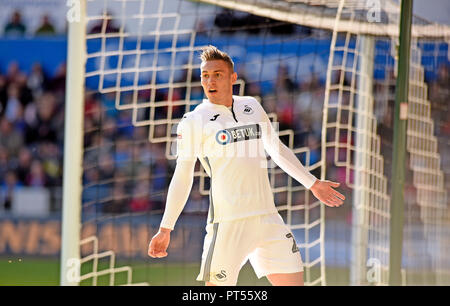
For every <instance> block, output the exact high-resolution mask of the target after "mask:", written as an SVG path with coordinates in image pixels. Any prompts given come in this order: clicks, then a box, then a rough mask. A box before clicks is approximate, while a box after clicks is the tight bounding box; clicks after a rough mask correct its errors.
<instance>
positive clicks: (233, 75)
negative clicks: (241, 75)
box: [231, 72, 237, 84]
mask: <svg viewBox="0 0 450 306" xmlns="http://www.w3.org/2000/svg"><path fill="white" fill-rule="evenodd" d="M231 81H232V82H233V84H234V83H236V81H237V73H236V72H233V74H232V75H231Z"/></svg>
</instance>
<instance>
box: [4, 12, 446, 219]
mask: <svg viewBox="0 0 450 306" xmlns="http://www.w3.org/2000/svg"><path fill="white" fill-rule="evenodd" d="M228 13H229V12H227V11H224V12H223V13H222V14H219V15H218V16H217V18H216V20H215V24H216V26H218V27H224V28H225V29H227V30H229V29H230V27H231V28H232V27H233V26H239V25H241V23H242V22H243V21H242V19H239V20H238V19H236V18H237V17H236V18H235V17H233V18H234V19H233V18H231V19H230V18H226V17H227V16H226V14H228ZM227 22H228V23H227ZM254 22H255V24H256V23H257V22H262V21H261V20H255V21H254ZM278 26H286V25H275V30H276V29H277V27H278ZM253 30H254V31H256V28H255V29H253ZM304 30H305V29H304ZM98 31H107V32H114V31H117V27H116V26H114V25H113V24H112V23H111V24H110V23H108V24H106V27H105V26H103V28H102V26H101V25H100V24H97V25H94V26H93V27H92V29H91V33H96V32H98ZM25 32H26V26H25V25H24V24H23V22H22V20H21V16H20V13H19V12H15V13H14V14H13V16H12V18H11V21H10V22H9V23H8V24H7V25H6V26H5V29H4V34H5V36H9V35H11V36H18V35H23V34H24V33H25ZM52 33H55V31H54V27H53V26H52V24H51V23H50V21H49V19H48V17H46V16H44V17H43V19H42V25H41V26H40V27H39V28H38V30H37V31H36V35H38V34H52ZM4 64H6V66H5V67H7V69H6V71H5V72H4V73H3V74H0V210H2V209H3V210H10V209H11V205H12V203H13V198H12V197H13V194H14V192H15V191H17V190H20V189H21V188H24V187H42V188H48V189H53V188H61V186H62V163H63V145H64V101H65V83H66V68H65V67H66V66H65V63H61V65H60V67H59V69H58V70H57V72H56V73H55V74H54V75H49V74H48V73H46V72H45V71H44V70H43V68H42V66H41V64H40V63H35V64H34V66H33V68H32V69H31V71H30V72H29V73H25V72H24V71H22V70H21V68H20V67H19V65H18V64H17V63H16V62H11V63H4ZM240 67H241V68H240V70H239V71H238V75H239V78H240V79H242V80H243V81H244V83H245V91H244V95H250V96H255V97H259V98H260V99H261V103H262V105H263V107H264V108H265V110H266V111H267V113H273V114H276V117H277V118H276V121H278V122H279V126H278V128H279V130H286V129H291V130H293V131H294V139H293V142H294V147H308V149H309V151H308V153H307V154H301V155H300V156H299V158H300V159H301V161H302V162H303V163H304V164H306V165H314V164H315V163H317V162H318V161H320V159H321V148H320V145H321V144H320V139H321V132H322V123H321V122H322V116H323V101H324V92H325V84H324V82H323V80H320V79H319V77H318V76H317V75H314V74H312V75H311V76H310V77H309V78H307V79H304V80H301V81H299V80H295V79H293V78H292V75H293V73H292V72H291V71H289V67H288V66H287V65H284V64H282V63H281V64H280V66H279V67H278V71H276V75H275V79H274V80H273V84H272V85H271V88H272V89H271V90H270V91H269V92H267V91H265V90H263V89H262V88H261V83H260V82H258V81H257V80H251V79H249V77H248V76H247V73H246V67H245V65H242V66H240ZM334 77H335V78H338V77H339V76H338V75H335V76H334ZM183 78H184V79H183ZM185 78H186V75H184V76H182V78H181V79H180V80H178V81H179V82H183V81H186V79H185ZM194 78H195V77H194ZM192 81H198V77H197V79H193V80H192ZM332 82H333V81H332ZM344 82H345V80H344ZM344 85H345V84H344ZM378 85H379V84H375V86H378ZM381 88H382V87H380V89H381ZM428 88H429V94H428V96H429V98H430V100H431V101H432V115H433V120H435V123H436V125H435V129H436V131H435V134H436V135H437V137H438V139H440V140H442V141H448V139H449V137H450V117H449V116H448V114H449V105H448V97H449V88H450V74H449V67H448V66H445V65H443V66H441V67H440V68H439V71H438V74H437V78H436V79H434V80H431V81H430V82H429V87H428ZM391 89H392V88H391ZM391 89H389V88H388V91H389V90H391ZM190 92H191V97H190V99H191V100H200V99H201V98H202V96H203V95H202V92H201V88H199V87H193V88H192V91H190ZM236 93H237V92H236ZM376 93H377V95H384V94H387V95H391V96H392V94H393V92H387V93H386V92H383V91H382V90H376ZM185 94H186V90H185V89H183V88H176V89H175V90H174V91H173V93H172V99H173V100H177V99H178V100H182V99H184V96H185ZM149 95H150V92H146V93H144V94H143V96H140V97H138V99H142V100H141V101H149ZM131 98H132V93H130V94H121V93H119V94H117V93H116V92H110V93H105V94H100V93H90V92H87V93H86V96H85V116H84V130H85V135H84V146H85V149H84V163H83V167H84V172H83V173H84V174H83V186H84V188H83V203H84V204H83V205H84V206H85V209H86V210H89V209H90V210H93V211H96V212H103V213H128V212H145V211H149V210H159V209H162V208H163V206H164V202H165V198H166V194H165V193H166V192H167V187H168V185H169V182H170V179H171V173H172V172H173V170H174V163H173V161H169V160H168V159H167V152H168V150H167V147H166V146H167V143H166V142H151V141H149V127H148V126H142V127H136V126H134V125H133V123H132V117H133V113H132V111H131V110H121V111H119V110H117V108H116V103H118V102H119V103H121V104H127V103H129V99H131ZM377 98H378V97H375V101H377ZM167 99H168V93H167V92H164V91H158V92H156V101H166V100H167ZM344 99H345V97H344ZM384 100H386V99H383V101H384ZM330 101H333V97H330ZM392 103H393V100H392V99H391V100H390V102H388V105H386V107H385V108H383V110H382V111H380V112H379V113H376V115H377V120H378V122H379V123H380V126H379V132H380V133H382V134H383V128H384V129H387V130H385V132H386V133H385V134H383V135H390V134H392V133H391V131H388V130H389V129H392V122H393V120H392V118H393V117H392V112H393V107H392V106H393V105H392ZM167 111H168V109H167V107H158V108H156V109H155V114H154V119H165V118H167ZM171 111H172V118H180V117H181V116H182V115H183V112H184V109H183V108H181V107H173V108H172V110H171ZM141 116H142V114H141ZM143 116H144V117H146V118H148V113H144V114H143ZM343 120H345V118H344V119H343ZM342 123H345V122H342ZM154 128H155V131H154V133H152V134H151V135H153V136H155V137H162V136H164V135H166V134H167V133H166V132H167V131H166V130H165V129H164V127H162V126H161V125H160V126H158V125H156V126H154ZM343 137H347V136H345V135H344V136H343ZM281 139H282V140H283V141H284V142H285V143H287V142H288V139H287V137H284V136H283V137H281ZM384 139H385V142H386V138H384ZM344 140H345V139H344ZM66 141H67V139H66ZM386 143H389V141H387V142H386ZM442 148H443V149H448V148H449V146H448V143H447V144H444V146H442V147H441V149H442ZM385 149H386V148H385ZM382 150H383V148H382ZM387 150H388V151H389V150H391V148H390V147H387ZM386 152H387V151H386ZM444 153H445V151H444ZM386 154H388V152H387V153H386ZM441 156H442V158H443V160H445V162H444V164H445V166H446V167H448V165H450V161H448V160H447V157H446V156H450V154H447V155H446V154H441ZM327 161H328V162H329V163H330V164H331V163H333V161H334V160H333V158H327ZM386 169H387V170H389V167H386ZM448 170H449V171H448V173H450V169H448ZM312 172H313V174H314V175H316V176H317V177H320V169H319V168H318V169H316V170H313V171H312ZM346 175H347V173H345V170H344V171H343V172H339V171H338V172H337V173H334V174H331V177H333V178H334V179H335V180H337V181H340V182H345V180H346ZM198 184H199V182H198V180H196V181H195V183H194V186H193V188H192V190H193V191H192V193H191V195H190V198H189V200H188V203H187V205H186V209H185V212H193V213H196V212H202V213H204V212H206V211H207V210H208V201H207V199H206V197H203V196H202V195H201V194H200V192H199V185H198ZM343 187H345V186H343ZM206 189H207V188H206ZM281 202H282V200H281ZM52 207H53V209H55V210H58V209H60V208H61V207H60V203H59V205H53V206H52Z"/></svg>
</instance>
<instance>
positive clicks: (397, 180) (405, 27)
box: [389, 0, 413, 286]
mask: <svg viewBox="0 0 450 306" xmlns="http://www.w3.org/2000/svg"><path fill="white" fill-rule="evenodd" d="M412 7H413V0H402V3H401V12H400V15H401V16H400V33H399V41H400V46H399V50H398V64H397V68H398V69H397V71H398V73H397V84H396V92H395V110H394V143H393V147H394V148H393V155H392V156H393V165H392V184H391V186H392V189H391V190H392V191H391V207H390V212H391V219H390V252H389V285H391V286H399V285H401V284H402V278H401V267H402V246H403V224H404V193H403V192H404V183H405V157H406V129H407V117H408V90H409V86H408V82H409V59H410V51H411V24H412Z"/></svg>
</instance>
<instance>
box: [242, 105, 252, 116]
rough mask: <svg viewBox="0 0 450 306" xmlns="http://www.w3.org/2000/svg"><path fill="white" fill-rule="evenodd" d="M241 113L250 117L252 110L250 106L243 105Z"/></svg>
mask: <svg viewBox="0 0 450 306" xmlns="http://www.w3.org/2000/svg"><path fill="white" fill-rule="evenodd" d="M243 113H244V114H246V115H251V114H253V109H252V108H251V107H250V106H248V105H245V108H244V111H243Z"/></svg>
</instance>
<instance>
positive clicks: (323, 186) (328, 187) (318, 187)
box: [310, 180, 345, 207]
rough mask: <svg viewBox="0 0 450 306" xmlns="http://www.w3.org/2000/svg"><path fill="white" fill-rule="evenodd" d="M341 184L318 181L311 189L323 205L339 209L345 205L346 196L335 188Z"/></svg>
mask: <svg viewBox="0 0 450 306" xmlns="http://www.w3.org/2000/svg"><path fill="white" fill-rule="evenodd" d="M339 185H340V183H336V182H331V181H321V180H317V181H316V182H315V183H314V184H313V186H312V187H311V189H310V190H311V192H312V193H313V195H314V196H315V197H316V198H317V199H319V200H320V201H321V202H322V203H324V204H325V205H327V206H330V207H339V206H341V205H342V204H344V200H345V196H344V195H343V194H341V193H340V192H338V191H336V190H334V189H333V188H337V187H339Z"/></svg>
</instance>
